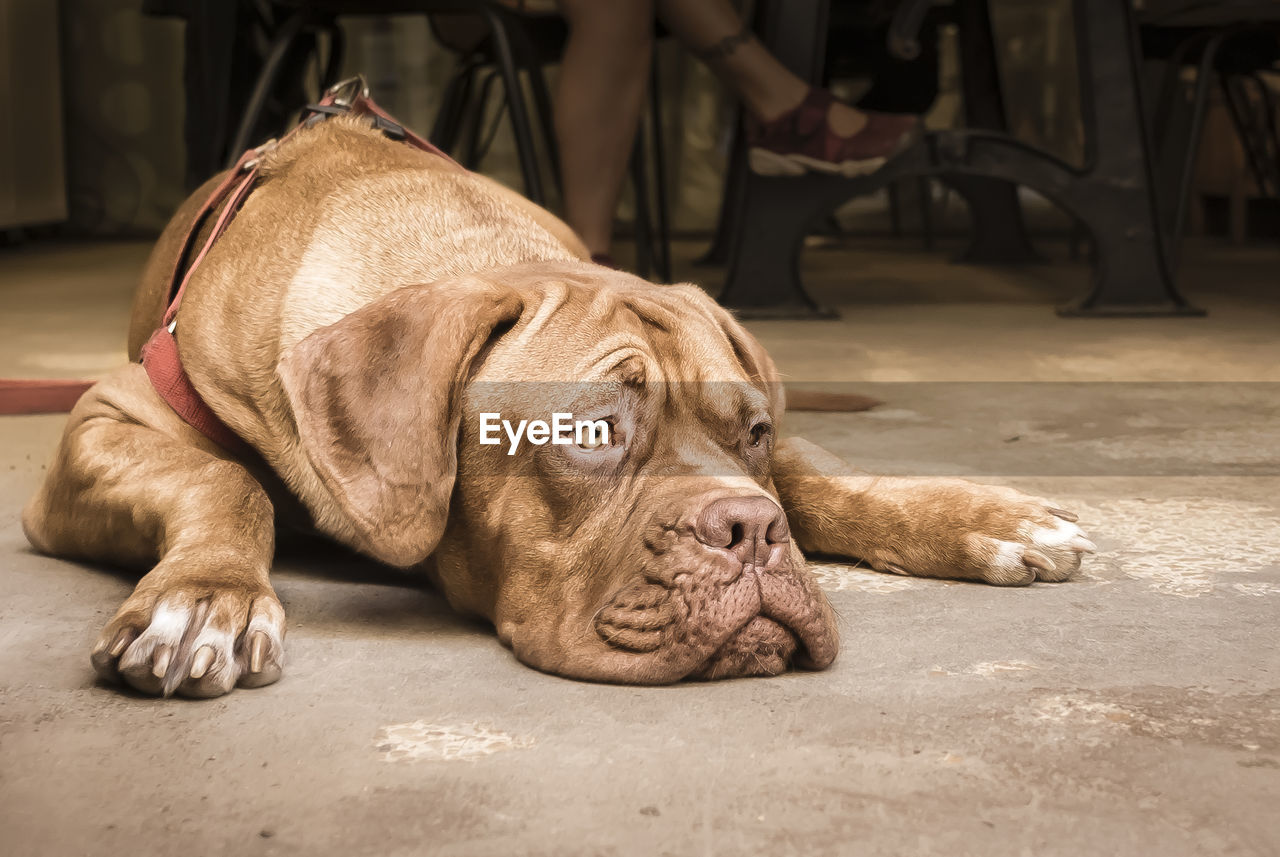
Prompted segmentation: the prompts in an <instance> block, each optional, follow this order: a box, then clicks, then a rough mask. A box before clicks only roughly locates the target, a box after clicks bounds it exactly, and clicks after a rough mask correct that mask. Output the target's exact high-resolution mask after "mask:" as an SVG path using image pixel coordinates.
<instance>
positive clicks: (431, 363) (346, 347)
mask: <svg viewBox="0 0 1280 857" xmlns="http://www.w3.org/2000/svg"><path fill="white" fill-rule="evenodd" d="M523 308H524V300H523V298H522V297H521V295H520V294H519V293H518V292H516V291H515V290H513V289H510V288H507V287H504V286H501V285H498V284H494V283H476V282H471V281H468V282H466V283H462V282H458V281H454V282H449V283H434V284H431V285H427V286H412V287H408V288H404V289H400V290H398V291H396V292H393V293H391V294H390V295H387V296H386V297H384V298H381V299H379V300H377V301H374V302H373V303H371V304H368V305H367V306H365V307H362V308H361V309H359V310H357V311H356V312H354V313H351V314H350V315H347V316H345V317H344V318H342V319H341V320H340V321H338V322H335V323H334V324H331V325H329V326H328V327H323V328H320V329H318V330H316V331H314V332H313V333H311V335H309V336H307V337H306V338H305V339H303V340H302V341H301V342H299V343H298V344H297V345H295V346H294V347H293V348H292V349H291V350H290V351H289V352H288V353H287V354H286V355H285V357H284V359H283V360H281V362H280V365H279V370H278V371H279V374H280V379H281V381H282V382H283V384H284V389H285V392H286V394H287V395H288V398H289V404H290V406H291V407H292V409H293V414H294V419H295V421H296V423H297V426H298V437H299V438H300V440H301V442H302V446H303V449H304V450H305V452H306V455H307V458H308V459H309V461H310V462H311V466H312V467H313V468H314V469H315V471H316V473H317V474H318V475H319V477H320V479H321V481H322V482H323V484H324V486H325V488H326V490H327V491H328V492H329V493H330V494H331V495H332V497H333V499H334V501H335V502H336V503H337V505H338V506H339V508H341V509H342V511H343V512H344V513H345V515H346V517H347V518H348V519H349V520H350V521H351V523H352V524H353V525H354V527H355V531H356V536H357V538H358V539H359V540H360V542H361V543H362V544H361V546H362V547H363V549H364V550H365V551H366V552H368V553H369V554H370V555H372V556H373V557H375V558H377V559H379V560H381V561H383V562H387V563H390V564H392V565H397V566H402V567H407V566H410V565H415V564H417V563H419V562H421V561H423V560H424V559H426V558H427V556H428V555H429V554H430V553H431V552H432V551H433V550H434V549H435V546H436V544H437V543H438V542H439V540H440V536H441V534H442V533H443V532H444V527H445V522H446V519H447V517H448V513H449V496H450V494H451V493H452V492H453V484H454V479H455V477H456V475H457V465H458V455H457V437H458V425H459V422H460V420H461V416H462V414H461V408H462V389H463V385H464V383H465V382H466V380H467V377H468V375H469V373H470V372H471V370H472V364H473V363H474V361H475V359H476V356H477V355H478V354H479V353H480V352H481V350H482V349H483V348H484V346H485V344H486V343H487V342H489V340H490V339H491V338H492V337H493V336H494V335H495V329H498V328H501V327H504V326H509V325H510V324H511V323H513V322H515V321H516V320H517V319H519V317H520V314H521V312H522V311H523Z"/></svg>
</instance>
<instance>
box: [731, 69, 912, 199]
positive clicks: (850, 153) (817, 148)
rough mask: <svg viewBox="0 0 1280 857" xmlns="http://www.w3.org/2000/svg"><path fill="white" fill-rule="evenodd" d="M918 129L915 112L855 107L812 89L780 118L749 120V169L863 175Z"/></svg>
mask: <svg viewBox="0 0 1280 857" xmlns="http://www.w3.org/2000/svg"><path fill="white" fill-rule="evenodd" d="M918 127H919V120H918V119H917V118H916V117H915V116H905V115H898V114H892V113H875V112H869V111H868V112H861V111H857V110H854V109H853V108H851V107H849V106H847V105H844V104H841V103H840V102H838V101H836V100H835V99H834V98H833V97H832V96H831V93H829V92H827V91H826V90H824V89H818V88H816V87H814V88H811V89H810V90H809V91H808V93H807V94H806V95H805V97H804V100H803V101H801V102H800V104H799V105H797V106H796V107H794V108H792V109H791V110H789V111H787V112H786V113H783V114H782V115H781V116H778V117H777V118H775V119H771V120H768V121H759V120H753V121H751V122H750V123H749V125H748V129H747V133H748V143H749V146H750V152H749V156H750V162H751V169H752V171H753V172H756V173H759V174H761V175H774V176H782V175H787V176H790V175H801V174H803V173H805V172H809V171H817V172H824V173H833V174H836V175H843V176H846V177H852V176H861V175H867V174H869V173H873V172H875V171H876V170H878V169H879V168H880V167H881V166H883V165H884V163H885V161H886V160H887V159H888V158H889V157H890V156H892V155H894V154H896V153H897V152H899V151H901V150H902V149H903V148H905V147H906V146H907V145H908V144H909V143H910V142H911V141H912V139H913V137H914V135H915V132H916V129H917V128H918Z"/></svg>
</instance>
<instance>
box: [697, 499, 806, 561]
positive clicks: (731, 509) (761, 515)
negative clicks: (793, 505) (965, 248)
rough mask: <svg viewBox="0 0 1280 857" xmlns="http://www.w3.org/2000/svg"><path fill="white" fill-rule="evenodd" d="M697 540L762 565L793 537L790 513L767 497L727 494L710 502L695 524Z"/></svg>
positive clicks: (743, 559)
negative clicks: (787, 514) (728, 495)
mask: <svg viewBox="0 0 1280 857" xmlns="http://www.w3.org/2000/svg"><path fill="white" fill-rule="evenodd" d="M694 535H696V536H697V537H698V541H700V542H702V543H703V544H704V545H707V546H709V547H713V548H723V549H725V550H727V551H730V552H732V553H733V554H735V555H736V556H737V557H738V559H740V560H741V561H742V562H753V563H755V564H756V565H763V564H764V563H767V562H769V561H770V558H771V557H772V556H773V555H774V554H775V553H781V552H780V551H775V550H774V548H775V547H776V546H778V545H785V544H786V543H787V542H789V541H790V540H791V531H790V530H789V529H787V516H786V515H784V514H783V512H782V509H780V508H778V504H777V503H774V502H773V501H772V500H770V499H768V498H767V497H726V498H724V499H721V500H715V501H713V502H712V503H710V504H709V505H708V506H707V507H706V508H705V509H703V510H702V514H700V515H699V516H698V521H697V524H695V526H694Z"/></svg>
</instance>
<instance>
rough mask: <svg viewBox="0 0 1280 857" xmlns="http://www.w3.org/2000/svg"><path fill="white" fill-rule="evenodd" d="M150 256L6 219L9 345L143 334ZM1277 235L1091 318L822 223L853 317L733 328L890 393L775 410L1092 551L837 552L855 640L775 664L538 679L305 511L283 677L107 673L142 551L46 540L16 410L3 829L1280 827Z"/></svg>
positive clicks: (550, 841)
mask: <svg viewBox="0 0 1280 857" xmlns="http://www.w3.org/2000/svg"><path fill="white" fill-rule="evenodd" d="M144 252H145V248H144V247H141V246H139V245H132V244H115V245H101V246H83V247H52V248H51V247H41V246H36V247H31V248H27V249H18V250H12V249H10V250H6V251H4V252H3V253H2V254H0V307H2V309H3V312H2V313H0V377H4V376H15V375H21V376H27V377H35V376H44V377H62V376H69V377H75V376H82V375H90V374H93V373H95V372H99V371H102V370H103V369H105V368H108V367H110V366H112V365H115V364H116V363H118V362H119V361H120V360H122V359H123V351H122V341H123V331H124V321H125V318H126V315H127V296H128V291H129V288H130V287H131V285H132V279H133V277H134V276H135V274H136V271H137V269H138V267H139V265H140V264H141V260H142V258H143V253H144ZM1278 262H1280V253H1277V252H1276V251H1275V250H1272V249H1267V250H1243V251H1233V252H1225V251H1221V250H1215V249H1213V248H1207V247H1200V248H1193V249H1192V250H1191V251H1190V253H1189V256H1188V259H1187V262H1186V279H1187V281H1188V291H1190V292H1191V293H1192V294H1193V296H1194V297H1195V299H1196V300H1197V301H1198V302H1200V303H1201V304H1203V305H1204V306H1206V307H1208V308H1209V309H1210V311H1211V315H1210V316H1209V317H1208V318H1206V319H1168V320H1099V321H1085V320H1079V319H1076V320H1061V319H1058V318H1056V317H1055V316H1054V315H1053V314H1052V312H1051V307H1052V305H1053V304H1054V303H1055V302H1058V301H1061V300H1063V299H1065V297H1067V296H1068V295H1070V294H1071V293H1072V292H1073V291H1074V290H1076V289H1079V288H1081V287H1082V284H1083V282H1084V279H1085V277H1086V273H1085V271H1084V270H1083V269H1082V268H1081V267H1079V266H1073V265H1067V264H1058V265H1053V266H1046V267H1037V268H1028V269H1022V270H1014V271H1009V270H982V269H969V268H960V267H956V266H952V265H949V264H948V263H947V261H946V258H945V256H944V255H943V254H941V253H938V254H921V253H918V252H915V250H914V248H913V247H910V246H908V245H902V244H899V245H894V246H891V247H883V248H880V249H872V250H860V251H859V252H851V251H838V252H837V251H831V250H814V251H812V252H810V253H809V254H808V255H807V258H806V266H807V269H808V271H809V274H810V279H811V283H812V284H813V286H814V291H815V292H816V293H817V294H818V295H819V297H821V298H822V299H823V300H825V301H827V302H828V303H831V304H834V305H838V306H839V308H840V309H841V311H842V312H843V318H842V320H840V321H831V322H819V323H795V322H767V323H756V324H753V325H751V326H752V328H753V329H754V330H755V332H756V333H757V334H758V335H759V336H760V337H761V338H762V339H763V340H764V342H765V343H766V344H767V345H768V346H769V347H770V348H771V350H772V351H773V353H774V355H775V357H776V358H777V360H778V363H779V364H780V366H781V368H782V369H783V371H784V372H786V373H788V375H789V376H790V377H791V379H792V380H794V381H797V382H804V381H810V382H818V381H820V382H823V383H824V385H827V386H832V385H838V384H841V383H844V384H848V385H849V389H857V390H859V391H861V392H870V393H872V394H873V395H877V396H879V397H881V398H883V399H884V400H885V402H886V404H885V405H884V406H883V407H881V408H880V409H878V410H876V411H872V412H870V413H866V414H854V415H817V414H797V415H795V416H794V417H792V418H791V422H790V429H791V430H792V431H793V432H796V433H801V434H805V435H807V436H809V437H810V438H812V439H814V440H817V441H819V442H821V443H823V444H825V445H827V446H828V447H830V448H831V449H833V450H835V451H837V452H839V453H841V454H843V455H845V456H846V457H848V458H850V459H851V460H854V461H857V462H858V463H859V464H861V465H863V466H865V467H867V468H869V469H883V470H888V471H892V472H898V473H918V474H924V473H955V474H968V475H972V476H974V477H976V478H983V479H989V480H992V481H1003V482H1008V483H1010V484H1015V485H1018V486H1019V487H1023V488H1025V489H1027V490H1032V491H1035V492H1036V493H1041V494H1045V495H1048V496H1053V497H1056V498H1058V499H1059V500H1060V501H1061V503H1062V504H1064V505H1067V506H1068V507H1070V508H1075V509H1077V510H1078V511H1079V512H1080V513H1081V518H1082V525H1083V526H1085V527H1086V529H1087V531H1088V533H1089V534H1090V536H1091V537H1092V538H1093V539H1094V540H1095V541H1097V543H1098V544H1099V546H1100V548H1101V552H1100V553H1099V554H1098V555H1097V556H1095V557H1093V558H1092V559H1091V560H1088V561H1087V563H1086V566H1085V573H1084V575H1083V576H1082V577H1081V578H1080V579H1079V580H1077V581H1074V582H1071V583H1068V584H1062V585H1036V586H1033V587H1030V588H1027V589H1020V590H1002V589H994V588H988V587H985V586H981V585H974V584H955V583H948V582H940V581H926V580H912V579H905V578H898V577H891V576H886V575H878V574H875V573H871V572H867V571H865V570H860V569H854V568H850V567H847V566H841V565H830V564H824V565H820V566H818V567H817V569H818V573H819V574H820V576H821V578H822V580H823V582H824V585H825V586H826V588H827V589H828V590H829V592H830V597H831V599H832V601H833V603H834V604H835V606H836V608H837V610H838V611H839V612H840V614H841V616H842V617H843V626H844V627H843V634H844V641H845V652H844V654H843V655H842V657H841V658H840V660H838V661H837V663H836V665H835V666H834V667H833V668H832V669H831V670H829V671H827V672H823V673H813V674H808V673H801V674H792V675H787V676H784V677H780V678H776V679H747V680H739V681H729V682H719V683H710V684H688V685H683V686H677V687H670V688H627V687H609V686H598V685H590V684H582V683H577V682H572V681H566V680H563V679H557V678H552V677H549V676H545V675H541V674H539V673H536V672H533V671H532V670H529V669H527V668H524V667H522V666H520V665H519V664H517V663H516V662H515V661H514V660H513V659H512V657H511V656H510V654H509V653H508V652H507V651H506V650H504V649H503V648H502V647H501V646H499V645H498V643H497V642H496V640H495V639H494V637H493V636H492V634H491V632H490V631H488V630H487V629H485V628H482V627H478V626H476V625H473V624H470V623H468V622H465V621H462V620H459V619H458V618H456V617H454V616H453V615H451V614H450V613H449V611H448V609H447V607H446V606H445V605H444V604H443V603H442V602H441V600H440V599H438V598H437V597H436V596H435V595H433V594H432V593H431V592H430V591H428V590H426V589H423V588H420V587H417V586H415V585H412V584H411V583H409V582H407V581H405V580H403V579H402V578H400V577H398V576H396V575H394V574H391V573H388V572H387V571H385V570H382V569H380V568H378V567H376V566H373V565H371V564H369V563H366V562H364V561H362V560H359V559H356V558H351V557H346V556H341V555H334V553H333V552H332V551H328V550H325V549H316V548H314V547H313V548H309V549H305V548H304V549H297V550H293V551H291V552H289V553H286V554H285V555H283V556H282V557H281V558H280V560H279V562H278V568H277V572H276V574H275V581H276V586H277V588H278V590H279V592H280V595H281V597H282V600H283V601H284V604H285V607H286V609H287V610H288V613H289V640H288V650H289V662H288V664H287V667H286V674H285V678H284V679H283V680H282V681H281V682H280V683H279V684H276V685H274V686H272V687H269V688H264V689H260V690H254V691H237V692H235V693H233V694H231V695H230V696H228V697H225V698H223V699H219V700H215V701H209V702H191V701H184V700H178V699H174V700H167V701H156V700H152V699H143V698H139V697H135V696H131V695H127V694H123V693H121V692H119V691H117V690H113V689H110V688H106V687H101V686H98V685H96V684H95V683H94V679H93V674H92V672H91V670H90V668H89V664H88V648H89V645H90V643H91V641H92V640H93V639H94V637H95V636H96V634H97V633H98V629H99V627H100V626H101V625H102V624H103V623H104V622H105V621H106V620H107V619H108V618H109V616H110V615H111V614H112V613H113V612H114V610H115V608H116V606H117V605H118V603H119V602H120V601H121V600H122V599H123V598H124V597H125V595H126V594H127V593H128V591H129V589H130V580H129V579H128V578H127V577H126V576H121V575H119V574H117V573H113V572H110V571H108V570H104V569H100V568H92V567H87V566H82V565H77V564H73V563H67V562H62V561H58V560H52V559H48V558H45V557H41V556H37V555H34V554H33V553H31V552H30V551H29V550H28V548H27V547H26V544H25V541H24V540H23V537H22V535H21V532H20V530H19V527H18V510H19V508H20V505H21V503H22V502H23V501H24V500H25V498H26V497H27V496H28V494H29V493H30V492H31V490H32V489H33V487H34V485H35V484H36V482H37V480H38V479H39V478H40V475H41V471H42V469H43V466H44V462H45V461H46V459H47V457H48V456H49V454H50V451H51V450H52V448H53V445H54V443H55V441H56V439H57V435H58V432H59V429H60V425H61V422H62V418H60V417H6V418H0V641H2V642H3V645H2V646H0V842H3V843H4V846H3V850H4V853H6V854H10V855H15V857H16V855H27V854H31V855H52V854H112V855H119V854H149V855H166V854H175V855H176V854H181V855H199V854H225V853H236V854H299V855H316V854H340V855H355V854H376V855H397V854H427V853H440V854H453V855H505V854H545V855H579V854H581V855H588V854H590V855H596V854H607V855H612V854H617V855H629V854H636V855H659V854H671V855H686V854H700V855H710V854H724V855H736V854H747V853H763V854H855V853H856V854H886V855H898V854H922V855H932V854H937V855H968V854H973V855H984V857H988V856H989V855H1023V854H1034V855H1057V854H1063V855H1067V854H1071V855H1076V854H1081V853H1085V854H1089V853H1100V854H1162V855H1190V854H1232V855H1255V854H1256V855H1274V854H1276V853H1280V812H1278V811H1277V807H1278V806H1280V685H1278V682H1280V653H1278V649H1277V627H1278V626H1280V623H1278V620H1280V490H1277V489H1280V424H1278V423H1277V415H1278V412H1280V407H1278V406H1280V396H1277V389H1278V388H1277V387H1276V385H1275V383H1274V382H1276V381H1277V380H1280V337H1278V334H1280V290H1277V289H1276V288H1275V274H1274V272H1275V270H1276V265H1277V263H1278ZM686 274H687V275H688V276H691V277H695V278H701V279H703V280H704V281H705V279H707V278H706V277H705V274H704V272H698V271H693V270H692V269H690V270H688V271H686ZM850 283H853V284H855V285H854V286H850V285H849V284H850ZM1121 382H1124V383H1121ZM1157 382H1158V383H1157ZM1187 382H1202V383H1187Z"/></svg>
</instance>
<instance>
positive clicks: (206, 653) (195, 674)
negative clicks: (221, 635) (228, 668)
mask: <svg viewBox="0 0 1280 857" xmlns="http://www.w3.org/2000/svg"><path fill="white" fill-rule="evenodd" d="M213 658H214V654H213V649H211V648H209V647H208V646H201V647H200V651H198V652H196V656H195V657H194V658H192V659H191V677H192V678H201V677H203V676H204V674H205V673H207V672H208V671H209V667H211V666H212V665H213Z"/></svg>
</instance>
